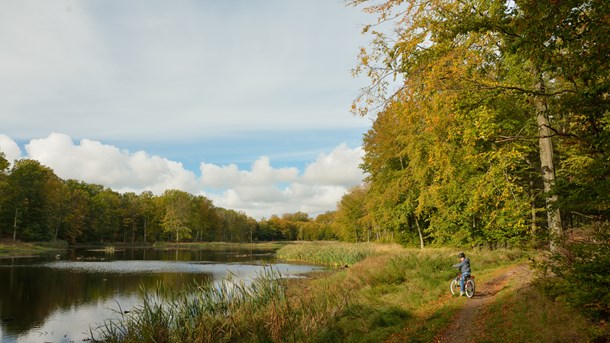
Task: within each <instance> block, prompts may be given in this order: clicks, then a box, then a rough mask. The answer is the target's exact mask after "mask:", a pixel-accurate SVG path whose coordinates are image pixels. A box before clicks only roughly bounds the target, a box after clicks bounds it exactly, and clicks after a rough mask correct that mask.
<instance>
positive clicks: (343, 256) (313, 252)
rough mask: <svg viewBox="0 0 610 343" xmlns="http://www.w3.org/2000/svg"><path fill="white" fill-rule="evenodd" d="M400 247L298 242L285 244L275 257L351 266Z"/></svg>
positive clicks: (370, 244)
mask: <svg viewBox="0 0 610 343" xmlns="http://www.w3.org/2000/svg"><path fill="white" fill-rule="evenodd" d="M400 249H402V248H401V247H400V246H399V245H397V244H374V243H345V242H326V241H318V242H299V243H297V244H289V245H285V246H283V247H282V248H280V249H279V250H278V251H277V257H278V258H280V259H283V260H288V261H301V262H311V263H317V264H324V265H330V266H351V265H353V264H355V263H358V262H360V261H362V260H364V259H365V258H367V257H369V256H371V255H374V254H379V253H387V252H390V251H392V250H400Z"/></svg>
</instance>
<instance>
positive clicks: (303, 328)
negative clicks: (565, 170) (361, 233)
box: [100, 242, 527, 342]
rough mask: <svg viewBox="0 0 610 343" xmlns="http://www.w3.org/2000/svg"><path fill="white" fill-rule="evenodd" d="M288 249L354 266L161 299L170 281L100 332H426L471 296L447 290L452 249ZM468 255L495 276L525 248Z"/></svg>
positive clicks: (426, 336) (106, 337)
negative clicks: (306, 276)
mask: <svg viewBox="0 0 610 343" xmlns="http://www.w3.org/2000/svg"><path fill="white" fill-rule="evenodd" d="M296 248H298V249H296ZM282 250H283V251H284V252H286V251H288V252H290V253H291V254H293V255H291V256H293V259H299V260H301V261H302V260H308V261H312V260H313V261H315V262H316V263H321V262H322V261H325V263H326V264H331V265H332V264H335V265H344V264H348V265H350V267H349V268H343V269H340V270H336V271H334V272H332V273H330V274H328V275H325V276H322V277H317V278H314V279H309V280H301V279H297V280H281V279H279V278H277V275H270V274H267V275H263V276H262V277H260V278H259V279H258V281H255V282H254V283H253V286H254V287H253V288H250V287H251V286H248V285H245V284H243V283H236V282H234V281H231V280H228V281H224V282H223V283H221V284H220V285H219V286H215V287H211V286H200V287H198V288H197V289H194V290H191V292H188V293H170V295H169V296H168V295H163V299H169V300H165V301H163V302H160V301H158V300H159V299H160V298H161V296H160V294H164V293H165V292H164V291H161V290H153V291H147V292H145V293H144V294H149V295H145V296H144V298H143V299H144V305H143V306H142V307H141V308H140V309H138V310H137V311H134V312H132V313H130V314H129V315H127V316H125V317H124V320H123V321H122V322H120V323H111V324H107V325H106V326H105V327H103V328H102V329H101V330H102V335H101V336H100V337H101V339H102V340H103V341H108V342H139V341H158V342H182V341H189V342H190V341H192V342H235V341H239V342H286V341H287V342H329V341H333V342H379V341H396V342H400V341H405V340H408V341H415V342H417V341H421V342H427V341H432V340H433V339H434V337H435V336H436V335H437V334H438V332H439V331H441V330H442V329H443V328H445V327H446V325H447V323H448V322H449V321H450V320H451V318H452V316H453V314H455V312H456V311H458V310H459V309H460V308H461V307H462V306H463V305H464V304H465V301H466V300H465V299H463V298H462V299H458V298H452V297H451V295H450V294H449V289H448V287H449V286H448V285H449V281H450V280H451V278H452V277H453V276H454V275H455V270H453V269H452V268H451V265H452V264H454V263H456V260H457V259H456V253H457V250H455V249H426V250H423V251H421V250H415V249H404V248H401V247H400V246H397V245H375V244H347V243H337V242H334V243H328V242H322V243H321V242H315V243H304V244H291V245H286V246H285V247H283V248H282V249H280V256H285V255H282ZM305 250H308V251H311V252H312V253H311V254H310V255H307V254H306V253H305V252H304V251H305ZM333 250H334V251H335V253H333V252H332V251H333ZM295 251H297V252H298V253H294V252H295ZM313 252H315V253H313ZM308 256H309V257H308ZM469 256H470V257H471V258H472V260H473V267H474V268H475V270H474V273H475V274H476V275H477V277H479V275H481V277H483V278H489V277H491V276H492V275H493V272H494V271H495V270H497V269H499V268H501V267H503V266H506V265H508V264H512V263H516V261H522V260H523V259H524V258H525V257H526V256H527V254H526V253H524V252H520V251H516V250H497V251H493V252H489V251H473V252H469ZM358 261H359V262H358ZM150 294H152V295H153V296H151V295H150Z"/></svg>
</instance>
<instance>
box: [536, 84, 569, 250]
mask: <svg viewBox="0 0 610 343" xmlns="http://www.w3.org/2000/svg"><path fill="white" fill-rule="evenodd" d="M536 88H537V90H538V91H539V92H540V93H541V94H542V93H544V91H545V88H544V83H543V81H542V80H540V82H539V83H538V84H537V87H536ZM534 102H535V106H536V119H537V122H538V131H539V137H540V138H539V143H540V166H541V169H542V182H543V184H544V192H545V193H546V199H545V200H546V211H547V221H548V227H549V233H550V235H551V244H550V249H551V250H552V251H553V250H555V249H556V247H557V239H558V238H560V237H561V236H562V235H563V229H562V226H561V214H560V213H559V209H558V208H554V205H555V203H557V195H549V192H550V191H551V190H552V189H553V186H554V185H555V166H554V164H553V142H552V141H551V135H552V131H551V129H550V124H549V118H548V113H547V104H546V100H545V99H544V98H542V97H541V96H537V97H536V98H535V100H534Z"/></svg>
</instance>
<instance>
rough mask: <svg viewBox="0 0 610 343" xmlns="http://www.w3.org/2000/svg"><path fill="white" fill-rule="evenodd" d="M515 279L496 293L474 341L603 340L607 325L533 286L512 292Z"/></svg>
mask: <svg viewBox="0 0 610 343" xmlns="http://www.w3.org/2000/svg"><path fill="white" fill-rule="evenodd" d="M516 282H518V280H511V281H510V282H509V285H508V290H505V291H501V292H500V293H498V294H497V299H496V301H495V302H494V303H493V304H492V305H491V306H490V307H489V308H487V311H486V312H485V313H484V314H483V315H482V318H481V323H483V325H484V330H482V334H481V335H480V336H479V337H477V342H497V341H508V342H544V341H553V342H594V341H605V340H603V339H602V340H600V338H602V337H604V336H606V338H607V337H608V335H609V334H610V332H608V328H605V330H604V328H600V327H596V326H595V325H592V324H591V323H589V322H587V320H586V319H585V318H584V317H583V316H582V315H581V314H579V313H577V312H576V311H575V310H573V309H570V308H568V307H567V306H565V305H563V304H561V303H559V302H555V301H552V300H551V299H549V298H548V297H547V296H545V295H544V294H543V293H542V292H541V291H540V290H539V289H538V288H537V287H535V286H532V285H529V286H526V287H524V288H519V289H518V290H517V291H514V289H515V285H514V284H515V283H516ZM511 288H512V290H511ZM604 331H606V332H604Z"/></svg>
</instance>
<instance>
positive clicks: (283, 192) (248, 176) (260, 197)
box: [201, 144, 364, 218]
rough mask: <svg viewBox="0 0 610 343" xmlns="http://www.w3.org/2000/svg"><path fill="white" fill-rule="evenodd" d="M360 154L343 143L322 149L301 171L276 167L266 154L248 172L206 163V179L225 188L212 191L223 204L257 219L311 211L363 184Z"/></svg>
mask: <svg viewBox="0 0 610 343" xmlns="http://www.w3.org/2000/svg"><path fill="white" fill-rule="evenodd" d="M362 155H363V151H362V149H361V148H360V147H358V148H353V149H352V148H349V147H348V146H347V145H346V144H340V145H339V146H337V147H336V148H335V149H334V150H333V151H331V152H330V153H328V154H326V153H321V154H320V155H319V156H318V157H317V158H316V160H315V161H313V162H311V163H309V164H308V165H307V167H306V168H305V171H304V172H303V173H300V172H299V171H298V170H297V169H296V168H273V167H271V166H270V162H269V159H268V158H267V157H261V158H260V159H258V160H257V161H255V162H254V163H252V167H251V170H250V171H246V170H241V171H240V170H239V169H238V167H237V166H236V165H227V166H217V165H214V164H206V163H202V164H201V175H202V183H203V184H204V185H207V186H213V187H216V188H227V189H226V190H224V191H223V192H221V193H220V194H213V195H211V197H212V199H213V200H214V201H215V202H216V203H218V204H220V206H222V207H226V208H235V209H241V210H243V211H245V212H246V213H248V214H250V215H252V216H254V217H257V218H261V217H268V216H269V215H270V214H283V213H293V212H297V211H302V212H305V213H309V214H310V215H312V216H313V215H317V214H320V213H323V212H325V211H328V210H333V209H335V207H336V204H337V202H338V201H339V200H340V199H341V197H342V196H343V194H345V192H346V191H347V190H348V189H349V188H351V187H353V186H355V185H358V184H361V183H362V180H363V179H364V174H363V172H362V170H361V169H359V165H360V163H361V162H362Z"/></svg>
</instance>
